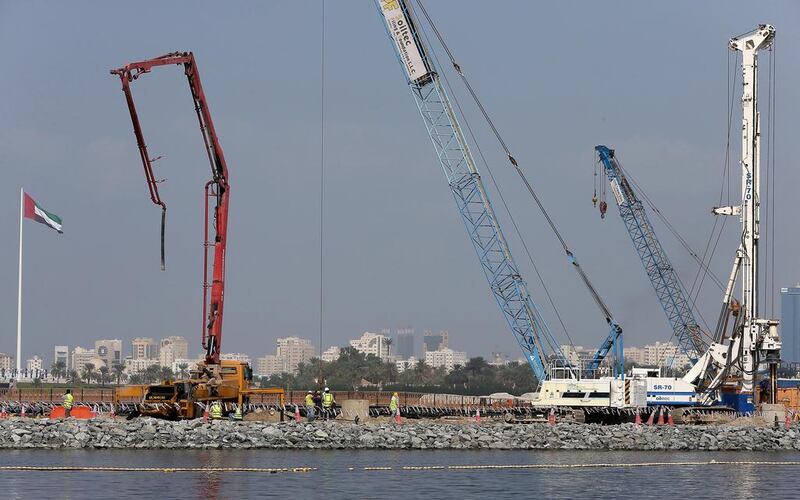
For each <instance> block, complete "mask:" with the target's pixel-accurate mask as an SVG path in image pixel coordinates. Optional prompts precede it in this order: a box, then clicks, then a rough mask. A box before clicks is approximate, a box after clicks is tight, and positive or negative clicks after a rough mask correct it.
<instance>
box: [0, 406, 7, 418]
mask: <svg viewBox="0 0 800 500" xmlns="http://www.w3.org/2000/svg"><path fill="white" fill-rule="evenodd" d="M0 418H8V412H6V407H5V406H4V407H3V410H2V411H0Z"/></svg>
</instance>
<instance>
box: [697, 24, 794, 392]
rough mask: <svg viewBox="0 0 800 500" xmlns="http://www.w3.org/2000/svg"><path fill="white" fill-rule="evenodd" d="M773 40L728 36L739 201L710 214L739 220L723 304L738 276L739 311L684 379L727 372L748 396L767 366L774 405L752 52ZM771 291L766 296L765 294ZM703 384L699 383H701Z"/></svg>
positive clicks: (775, 341) (774, 360) (766, 29)
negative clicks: (762, 301)
mask: <svg viewBox="0 0 800 500" xmlns="http://www.w3.org/2000/svg"><path fill="white" fill-rule="evenodd" d="M774 39H775V28H774V27H772V26H771V25H769V24H762V25H760V26H759V27H758V29H756V30H754V31H752V32H750V33H748V34H746V35H744V36H741V37H736V38H732V39H731V40H730V42H729V47H730V49H731V50H736V51H740V52H741V53H742V159H741V162H740V163H741V167H742V203H741V205H738V206H727V207H716V208H714V210H713V213H714V214H715V215H738V216H739V217H740V220H741V222H742V235H741V244H740V246H739V248H738V249H737V251H736V258H735V259H734V264H733V270H732V271H731V278H730V280H729V283H728V287H727V289H726V291H725V295H724V298H723V300H724V303H725V305H726V306H727V305H728V303H729V302H730V301H731V300H732V292H733V287H734V283H735V281H736V279H737V277H739V278H740V279H741V285H742V296H741V299H742V307H741V309H740V310H739V312H738V314H739V315H740V317H739V318H738V320H737V321H736V325H741V328H740V330H739V331H736V327H735V330H734V332H733V333H732V335H731V338H730V339H729V342H728V343H727V344H723V343H722V342H723V341H724V339H722V338H718V339H715V340H716V342H715V343H713V344H712V345H711V347H710V348H709V350H708V352H707V353H706V354H705V355H704V356H702V357H701V359H700V360H699V361H698V363H697V364H696V365H695V366H694V367H693V368H692V369H691V370H690V371H689V373H688V374H687V375H686V376H685V377H684V380H687V381H690V382H697V381H700V382H701V385H703V386H704V387H703V388H705V389H707V390H709V391H714V390H716V389H717V387H718V386H719V385H720V384H721V383H722V381H723V379H724V377H725V376H726V375H727V374H728V373H730V370H731V368H734V369H736V370H738V371H739V372H741V386H740V393H742V394H752V393H753V386H754V383H755V378H756V372H757V370H758V365H759V364H760V362H766V363H767V364H768V365H769V367H770V378H771V381H772V384H773V387H772V390H771V391H770V392H771V395H772V398H773V401H771V402H774V397H775V387H774V384H775V382H776V377H777V366H778V363H779V362H780V348H781V343H780V340H779V337H778V321H777V320H772V319H764V318H761V317H760V313H759V304H758V292H759V262H758V241H759V236H760V234H759V207H760V205H761V201H760V195H761V189H760V188H761V186H760V166H761V165H760V157H761V137H760V136H761V130H760V114H759V111H758V51H759V50H761V49H764V48H767V47H769V46H770V45H771V44H772V42H773V40H774ZM770 293H771V292H770ZM703 382H705V383H703Z"/></svg>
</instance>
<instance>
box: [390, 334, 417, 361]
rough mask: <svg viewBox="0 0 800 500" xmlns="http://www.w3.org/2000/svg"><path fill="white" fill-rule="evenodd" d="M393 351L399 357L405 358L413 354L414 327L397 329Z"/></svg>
mask: <svg viewBox="0 0 800 500" xmlns="http://www.w3.org/2000/svg"><path fill="white" fill-rule="evenodd" d="M394 352H395V353H396V354H397V356H398V357H399V358H403V359H407V358H410V357H412V356H413V355H414V329H413V328H411V327H403V328H398V329H397V335H396V336H395V349H394Z"/></svg>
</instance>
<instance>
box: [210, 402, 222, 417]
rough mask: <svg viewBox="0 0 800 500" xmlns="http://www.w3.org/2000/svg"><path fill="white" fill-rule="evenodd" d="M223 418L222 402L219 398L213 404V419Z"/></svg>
mask: <svg viewBox="0 0 800 500" xmlns="http://www.w3.org/2000/svg"><path fill="white" fill-rule="evenodd" d="M221 418H222V403H221V402H220V401H219V400H217V401H214V403H213V404H212V405H211V419H212V420H220V419H221Z"/></svg>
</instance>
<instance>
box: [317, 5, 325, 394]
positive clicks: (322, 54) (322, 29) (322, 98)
mask: <svg viewBox="0 0 800 500" xmlns="http://www.w3.org/2000/svg"><path fill="white" fill-rule="evenodd" d="M320 3H321V4H322V5H321V7H322V12H321V14H320V71H319V73H320V79H319V81H320V113H319V114H320V127H319V136H320V142H319V144H320V145H319V361H318V369H317V378H318V380H317V385H324V382H323V379H322V331H323V316H322V313H323V299H324V293H323V292H324V290H325V289H324V287H323V277H324V273H323V260H324V259H323V257H324V255H325V254H324V249H325V247H324V245H323V243H324V238H323V237H324V236H325V233H324V231H323V229H324V227H325V226H324V220H325V219H324V217H325V205H324V201H325V197H324V196H325V0H320Z"/></svg>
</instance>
